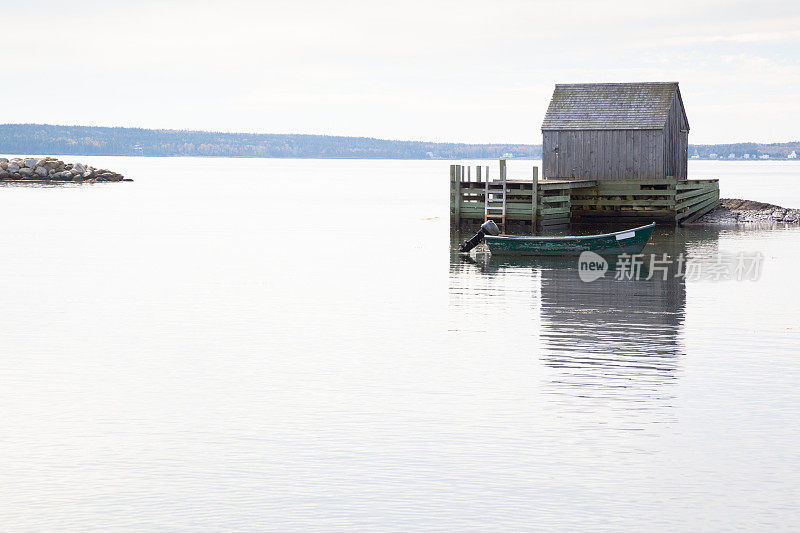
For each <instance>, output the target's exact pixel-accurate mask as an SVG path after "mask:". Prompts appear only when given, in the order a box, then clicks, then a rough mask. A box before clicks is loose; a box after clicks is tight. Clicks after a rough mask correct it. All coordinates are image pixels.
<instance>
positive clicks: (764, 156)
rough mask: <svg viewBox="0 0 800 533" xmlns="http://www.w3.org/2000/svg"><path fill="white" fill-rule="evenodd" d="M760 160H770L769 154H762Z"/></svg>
mask: <svg viewBox="0 0 800 533" xmlns="http://www.w3.org/2000/svg"><path fill="white" fill-rule="evenodd" d="M758 158H759V159H769V154H761V155H760V156H758Z"/></svg>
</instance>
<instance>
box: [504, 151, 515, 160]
mask: <svg viewBox="0 0 800 533" xmlns="http://www.w3.org/2000/svg"><path fill="white" fill-rule="evenodd" d="M502 157H503V159H511V158H512V157H514V154H512V153H511V152H506V153H504V154H503V155H502Z"/></svg>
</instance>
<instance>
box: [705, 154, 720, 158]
mask: <svg viewBox="0 0 800 533" xmlns="http://www.w3.org/2000/svg"><path fill="white" fill-rule="evenodd" d="M708 157H710V158H711V159H716V158H717V157H719V155H718V154H708Z"/></svg>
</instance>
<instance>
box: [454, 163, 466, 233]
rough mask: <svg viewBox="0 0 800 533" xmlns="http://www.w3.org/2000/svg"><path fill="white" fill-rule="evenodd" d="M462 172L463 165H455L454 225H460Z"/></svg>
mask: <svg viewBox="0 0 800 533" xmlns="http://www.w3.org/2000/svg"><path fill="white" fill-rule="evenodd" d="M463 174H464V167H463V166H462V165H457V166H456V183H455V197H456V209H455V222H456V226H457V227H460V226H461V176H462V175H463Z"/></svg>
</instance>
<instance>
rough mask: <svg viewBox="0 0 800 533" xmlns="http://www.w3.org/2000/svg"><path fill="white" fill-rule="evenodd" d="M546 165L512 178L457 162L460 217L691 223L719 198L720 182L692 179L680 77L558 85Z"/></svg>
mask: <svg viewBox="0 0 800 533" xmlns="http://www.w3.org/2000/svg"><path fill="white" fill-rule="evenodd" d="M542 138H543V142H542V169H543V172H542V174H543V176H542V179H539V175H538V168H537V167H536V166H534V167H533V170H532V174H531V175H530V176H529V177H525V178H511V179H510V178H509V177H508V176H507V172H506V164H505V161H500V169H499V172H498V174H497V178H496V179H494V180H490V179H489V168H488V167H485V170H483V169H481V167H476V168H475V169H474V172H473V171H472V169H471V168H468V167H464V166H462V165H451V167H450V184H451V196H450V198H451V202H450V207H451V209H450V213H451V222H452V223H453V224H454V225H458V226H460V225H463V224H465V223H466V224H468V225H473V224H475V223H477V224H480V223H482V222H483V221H485V220H488V219H493V220H495V221H496V222H498V223H500V224H502V225H518V224H524V225H528V226H531V227H533V228H534V229H535V227H544V226H552V225H563V224H569V223H570V222H571V221H581V220H585V221H598V222H616V221H636V222H639V221H642V222H645V221H646V222H650V221H653V220H655V221H657V222H659V223H672V224H676V223H677V224H682V223H685V222H690V221H692V220H695V219H696V218H699V217H700V216H702V215H703V214H705V213H707V212H708V211H710V210H712V209H714V208H715V207H716V206H717V205H719V183H718V180H714V179H703V180H688V179H687V152H688V143H689V121H688V119H687V117H686V111H685V109H684V106H683V100H682V98H681V93H680V89H679V88H678V83H677V82H664V83H661V82H659V83H580V84H558V85H556V86H555V90H554V91H553V97H552V99H551V101H550V105H549V107H548V109H547V113H546V115H545V118H544V122H543V124H542Z"/></svg>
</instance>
